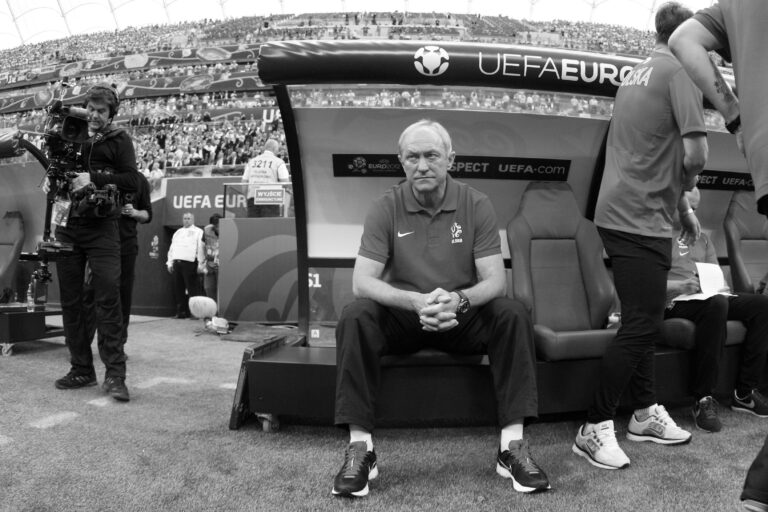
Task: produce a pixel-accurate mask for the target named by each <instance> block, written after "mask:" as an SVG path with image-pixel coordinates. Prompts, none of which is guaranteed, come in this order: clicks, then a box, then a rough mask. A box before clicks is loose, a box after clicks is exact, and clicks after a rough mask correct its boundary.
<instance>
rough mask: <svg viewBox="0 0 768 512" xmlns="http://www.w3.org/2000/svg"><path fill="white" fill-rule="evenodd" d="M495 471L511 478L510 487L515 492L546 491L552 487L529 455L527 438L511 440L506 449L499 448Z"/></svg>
mask: <svg viewBox="0 0 768 512" xmlns="http://www.w3.org/2000/svg"><path fill="white" fill-rule="evenodd" d="M496 473H498V474H499V475H501V476H503V477H504V478H511V479H512V487H514V489H515V490H516V491H517V492H535V491H546V490H547V489H551V488H552V486H550V485H549V479H547V475H546V474H544V471H543V470H542V469H541V468H540V467H539V465H538V464H536V461H535V460H533V457H531V452H530V448H528V441H527V440H522V441H511V442H510V443H509V449H508V450H504V451H503V452H502V451H501V450H499V455H498V457H496Z"/></svg>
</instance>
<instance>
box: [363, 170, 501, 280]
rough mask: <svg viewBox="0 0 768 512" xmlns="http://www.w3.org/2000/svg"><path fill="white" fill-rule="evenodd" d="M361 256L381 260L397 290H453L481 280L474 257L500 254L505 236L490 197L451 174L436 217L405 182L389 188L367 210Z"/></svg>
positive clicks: (386, 273) (387, 278) (385, 277)
mask: <svg viewBox="0 0 768 512" xmlns="http://www.w3.org/2000/svg"><path fill="white" fill-rule="evenodd" d="M358 254H359V255H360V256H364V257H366V258H370V259H372V260H374V261H378V262H380V263H383V264H384V265H385V268H384V276H383V279H384V280H385V281H387V282H388V283H389V284H391V285H392V286H394V287H395V288H398V289H402V290H408V291H414V292H419V293H429V292H431V291H432V290H434V289H436V288H443V289H445V290H449V291H451V290H455V289H460V288H468V287H470V286H473V285H474V284H475V283H477V281H478V278H477V271H476V268H475V260H476V259H478V258H483V257H486V256H491V255H494V254H501V240H500V238H499V229H498V225H497V223H496V214H495V213H494V211H493V206H492V205H491V202H490V200H489V199H488V197H487V196H485V195H484V194H482V193H480V192H478V191H477V190H475V189H473V188H471V187H470V186H468V185H467V184H465V183H461V182H458V181H455V180H454V179H453V178H451V177H450V176H448V177H447V178H446V190H445V197H444V198H443V203H442V204H441V205H440V207H439V208H438V209H437V211H436V212H435V214H434V215H432V214H430V213H429V212H428V211H427V210H426V209H425V208H423V207H422V206H421V205H420V204H419V203H418V202H417V201H416V197H415V196H414V194H413V189H412V188H411V184H410V183H408V182H407V181H406V182H403V183H401V184H399V185H396V186H394V187H392V188H391V189H389V190H388V191H386V192H385V193H384V194H383V195H382V196H381V197H380V198H379V199H377V200H376V201H375V202H374V203H373V206H372V207H371V209H370V211H369V212H368V215H367V217H366V219H365V224H364V226H363V236H362V239H361V241H360V250H359V252H358Z"/></svg>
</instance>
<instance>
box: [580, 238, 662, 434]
mask: <svg viewBox="0 0 768 512" xmlns="http://www.w3.org/2000/svg"><path fill="white" fill-rule="evenodd" d="M598 230H599V232H600V237H601V238H602V239H603V245H604V246H605V250H606V252H607V253H608V256H609V257H610V258H611V265H612V268H613V282H614V284H615V285H616V293H617V294H618V296H619V300H621V327H619V331H618V332H617V333H616V338H615V339H614V340H613V341H612V342H611V344H610V345H608V348H607V349H606V351H605V355H604V356H603V360H602V362H601V363H600V379H599V385H598V388H597V391H596V392H595V397H594V400H593V402H592V405H591V406H590V407H589V409H588V410H587V421H589V422H590V423H599V422H601V421H605V420H609V419H613V417H614V416H615V415H616V409H617V408H618V406H619V401H620V400H621V395H622V394H623V393H624V391H625V389H626V388H627V387H629V391H630V400H631V402H632V405H633V407H635V408H636V409H640V408H644V407H648V406H650V405H653V404H654V403H656V390H655V387H654V386H655V366H654V347H655V344H656V341H657V340H658V339H659V337H660V336H661V326H662V323H663V321H664V307H665V302H666V290H667V272H668V271H669V267H670V264H671V259H672V239H670V238H657V237H647V236H642V235H634V234H631V233H624V232H622V231H615V230H612V229H603V228H598Z"/></svg>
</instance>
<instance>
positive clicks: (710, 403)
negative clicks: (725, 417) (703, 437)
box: [691, 396, 723, 432]
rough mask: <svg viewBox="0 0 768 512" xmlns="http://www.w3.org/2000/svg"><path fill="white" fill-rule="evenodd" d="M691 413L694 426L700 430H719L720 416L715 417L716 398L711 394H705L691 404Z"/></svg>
mask: <svg viewBox="0 0 768 512" xmlns="http://www.w3.org/2000/svg"><path fill="white" fill-rule="evenodd" d="M691 414H693V421H694V423H696V427H698V428H699V429H701V430H704V431H706V432H720V430H722V428H723V424H722V423H721V422H720V418H718V417H717V400H715V399H714V398H712V397H711V396H705V397H704V398H702V399H701V400H697V401H696V403H695V404H693V409H692V410H691Z"/></svg>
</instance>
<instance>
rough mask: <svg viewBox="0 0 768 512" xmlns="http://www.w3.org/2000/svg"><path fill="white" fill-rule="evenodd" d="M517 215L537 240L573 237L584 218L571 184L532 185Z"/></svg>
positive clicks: (526, 192) (537, 183) (523, 198)
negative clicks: (522, 219) (523, 220)
mask: <svg viewBox="0 0 768 512" xmlns="http://www.w3.org/2000/svg"><path fill="white" fill-rule="evenodd" d="M517 215H518V216H520V217H523V218H524V219H525V221H526V223H527V224H528V226H529V227H530V228H531V232H532V233H533V234H534V238H547V239H562V238H573V237H574V236H575V235H576V231H577V230H578V227H579V223H580V222H581V220H582V218H583V215H582V213H581V210H579V205H578V204H577V203H576V198H575V197H574V195H573V191H572V190H571V187H570V185H568V183H565V182H553V181H549V182H531V183H529V184H528V187H527V188H526V189H525V192H523V197H522V200H521V201H520V208H519V209H518V211H517Z"/></svg>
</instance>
